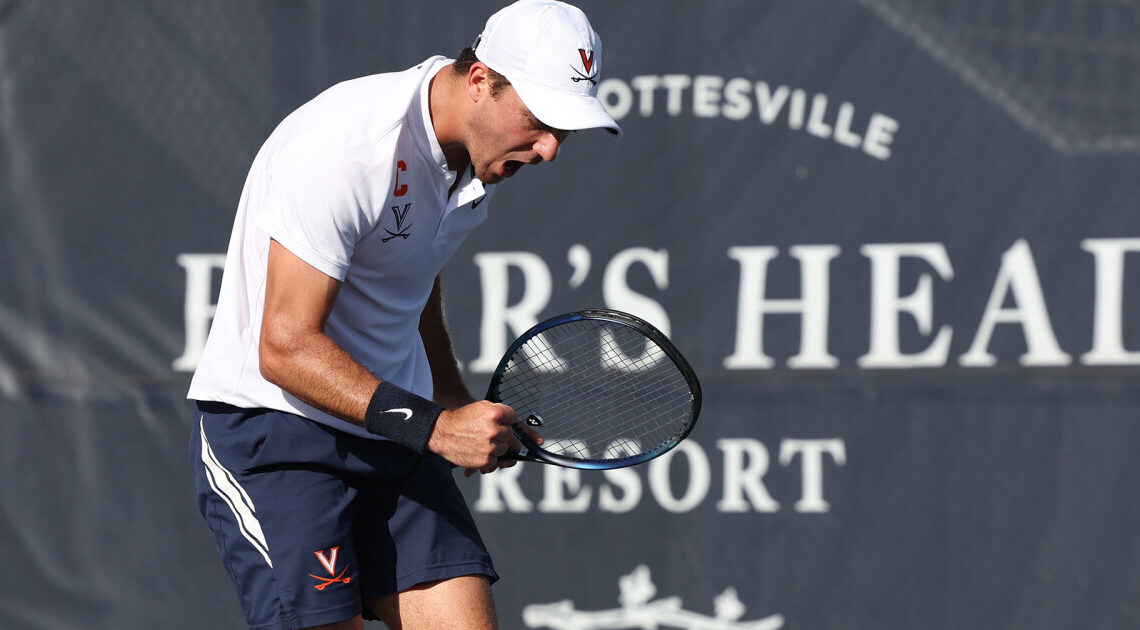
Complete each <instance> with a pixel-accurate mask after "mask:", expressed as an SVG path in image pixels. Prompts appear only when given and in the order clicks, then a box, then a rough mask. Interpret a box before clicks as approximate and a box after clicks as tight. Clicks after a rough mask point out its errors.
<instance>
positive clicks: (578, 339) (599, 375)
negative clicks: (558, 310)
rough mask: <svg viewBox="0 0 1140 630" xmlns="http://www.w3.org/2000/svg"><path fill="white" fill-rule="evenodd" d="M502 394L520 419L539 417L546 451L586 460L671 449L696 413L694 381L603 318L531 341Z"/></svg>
mask: <svg viewBox="0 0 1140 630" xmlns="http://www.w3.org/2000/svg"><path fill="white" fill-rule="evenodd" d="M499 393H500V399H501V400H502V402H504V403H506V404H509V405H511V406H512V407H513V408H514V409H515V411H516V412H518V414H519V417H520V419H522V420H524V421H526V419H527V418H528V416H530V415H531V414H533V415H535V416H537V418H538V421H537V422H538V423H541V424H540V426H536V427H535V428H536V430H538V432H539V433H540V434H541V435H542V436H543V438H544V439H545V441H546V444H545V445H544V449H545V450H547V451H548V452H552V453H555V454H559V455H562V456H564V457H570V458H574V459H579V460H583V461H585V460H605V459H622V458H624V457H629V456H637V455H640V454H643V453H650V452H654V451H656V450H658V449H663V448H667V447H668V446H669V445H671V444H672V443H673V442H675V441H676V439H677V438H678V437H680V435H681V434H683V432H684V431H685V428H686V426H687V424H688V422H689V420H690V418H691V415H692V411H693V409H692V407H693V395H692V391H691V389H690V387H689V384H688V382H687V381H686V379H685V378H684V376H683V375H682V374H681V373H680V372H679V371H678V370H677V369H676V367H675V366H674V365H673V363H672V361H671V360H670V359H669V357H668V356H667V354H666V353H665V352H664V351H663V350H662V349H661V348H660V347H659V346H658V345H657V344H655V343H653V342H652V341H651V340H649V339H647V338H646V337H644V336H643V335H641V333H639V332H637V331H636V330H634V329H631V328H628V327H626V326H622V325H619V324H614V323H612V322H607V321H599V320H583V321H579V322H573V323H570V324H565V325H561V326H556V327H554V328H550V329H547V330H546V331H544V332H543V333H540V334H539V335H538V336H536V337H534V338H532V339H531V340H529V341H528V342H527V343H526V344H524V345H523V346H522V347H520V348H519V349H518V351H516V353H515V355H514V356H512V357H511V359H510V360H509V362H508V366H507V369H506V371H505V373H504V375H503V379H502V382H501V385H500V389H499ZM532 424H533V423H532Z"/></svg>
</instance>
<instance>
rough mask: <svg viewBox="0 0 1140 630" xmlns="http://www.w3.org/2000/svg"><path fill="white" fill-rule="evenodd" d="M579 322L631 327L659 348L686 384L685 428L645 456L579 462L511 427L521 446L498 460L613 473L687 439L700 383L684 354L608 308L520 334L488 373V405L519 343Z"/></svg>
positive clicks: (651, 330)
mask: <svg viewBox="0 0 1140 630" xmlns="http://www.w3.org/2000/svg"><path fill="white" fill-rule="evenodd" d="M582 320H604V321H609V322H613V323H615V324H620V325H622V326H627V327H629V328H633V329H635V330H637V331H638V332H640V333H641V334H643V335H644V336H645V337H646V338H648V339H649V340H650V341H652V342H653V343H655V344H657V346H658V347H659V348H661V351H662V352H664V353H665V355H666V356H667V357H669V360H670V361H672V362H673V364H674V365H675V366H676V367H677V369H678V370H679V371H680V372H681V375H682V376H683V377H684V379H685V381H686V383H688V385H689V390H690V392H691V394H692V403H693V404H692V412H691V413H690V415H689V419H688V421H687V422H686V423H685V428H684V429H683V430H682V431H681V433H680V434H679V435H678V436H677V437H676V438H674V439H673V440H672V441H671V442H669V443H668V444H664V445H662V446H659V447H658V448H655V449H653V450H651V451H648V452H645V453H639V454H637V455H629V456H627V457H622V458H618V459H606V460H592V459H591V460H581V459H575V458H572V457H565V456H563V455H558V454H557V453H551V452H548V451H546V450H544V449H543V448H542V447H541V446H539V445H537V444H535V443H534V441H533V440H531V439H530V437H528V436H527V434H526V433H524V432H523V431H522V430H521V429H520V428H519V427H518V426H516V427H514V432H515V436H516V437H518V440H519V442H521V443H522V445H523V448H522V450H520V451H511V452H508V453H506V454H504V455H503V456H502V457H500V458H499V459H516V460H520V461H531V462H540V463H544V464H554V465H555V466H563V467H565V468H577V469H580V470H613V469H615V468H625V467H627V466H636V465H637V464H641V463H644V462H647V461H649V460H651V459H653V458H655V457H659V456H661V455H664V454H665V453H667V452H669V451H670V450H672V449H673V448H674V447H675V446H677V445H678V444H680V443H681V441H682V440H684V439H685V438H686V437H688V436H689V433H691V432H692V430H693V426H694V425H696V422H697V417H698V416H700V413H701V383H700V380H698V379H697V374H696V372H694V371H693V368H692V366H691V365H689V362H688V361H687V360H686V359H685V357H684V355H682V354H681V351H680V350H678V349H677V348H676V346H674V345H673V342H671V341H670V340H669V338H668V337H666V336H665V334H664V333H662V332H661V331H660V330H657V328H655V327H654V326H653V325H652V324H650V323H649V322H647V321H645V320H643V319H641V318H639V317H636V316H634V315H630V314H629V313H624V312H621V311H614V310H610V309H601V308H591V309H583V310H580V311H575V312H572V313H564V314H562V315H557V316H555V317H551V318H550V319H547V320H545V321H543V322H540V323H538V324H536V325H534V326H533V327H531V328H530V330H528V331H526V332H525V333H523V334H522V335H520V336H519V338H518V339H516V340H515V341H514V343H512V344H511V346H510V347H509V348H507V351H506V352H505V353H503V358H502V359H501V360H500V361H499V365H498V367H496V368H495V371H494V373H492V375H491V383H490V385H489V386H488V388H487V396H486V398H487V400H490V401H491V402H502V400H501V398H500V396H499V385H500V384H501V382H502V378H503V374H504V373H505V372H506V369H507V366H508V365H509V364H510V361H511V357H512V356H513V355H514V354H515V352H516V351H517V350H518V349H519V348H520V347H522V346H523V344H525V343H526V342H528V341H530V340H531V339H533V338H534V337H535V336H537V335H538V334H539V333H542V332H543V331H545V330H549V329H551V328H554V327H555V326H561V325H563V324H568V323H570V322H576V321H582Z"/></svg>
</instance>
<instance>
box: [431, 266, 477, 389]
mask: <svg viewBox="0 0 1140 630" xmlns="http://www.w3.org/2000/svg"><path fill="white" fill-rule="evenodd" d="M420 338H422V339H423V341H424V350H425V351H426V352H427V357H428V364H429V365H431V376H432V381H433V384H434V388H435V401H436V402H437V403H439V404H441V405H443V406H444V407H447V408H448V409H455V408H457V407H462V406H464V405H468V404H471V403H473V402H475V400H476V399H475V397H474V396H472V395H471V392H470V390H468V389H467V385H466V384H465V383H464V382H463V376H462V375H461V374H460V373H459V362H458V361H456V359H455V350H454V348H453V347H452V342H451V332H450V331H449V330H448V327H447V319H446V317H445V316H444V309H443V286H442V282H441V281H440V278H438V277H437V278H436V279H435V286H434V287H432V290H431V296H430V297H428V301H427V304H425V305H424V310H423V313H422V314H421V315H420Z"/></svg>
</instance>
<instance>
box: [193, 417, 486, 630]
mask: <svg viewBox="0 0 1140 630" xmlns="http://www.w3.org/2000/svg"><path fill="white" fill-rule="evenodd" d="M196 417H197V422H195V423H194V428H193V432H192V433H193V437H192V438H191V445H190V460H191V466H192V467H193V469H194V481H195V485H196V486H197V489H198V507H199V509H201V511H202V516H203V517H204V518H205V519H206V523H207V524H209V526H210V528H211V529H213V530H214V535H215V536H216V538H217V543H218V550H219V552H220V553H221V556H222V561H223V562H224V564H225V566H226V569H227V570H228V571H229V573H230V576H231V577H232V578H233V580H234V582H235V583H236V584H237V590H238V597H239V598H240V600H241V605H242V609H243V610H244V611H245V615H246V618H247V620H248V621H249V624H250V627H251V628H255V629H257V630H261V629H267V628H274V629H276V628H282V629H284V628H303V627H306V626H314V625H321V624H326V623H333V622H336V621H341V620H344V619H349V618H351V617H354V616H356V615H358V614H361V613H362V612H369V611H362V608H363V606H362V602H367V601H369V600H371V599H373V598H375V597H379V596H381V595H385V594H389V593H396V592H400V591H404V590H407V589H409V588H411V587H413V586H415V585H416V584H420V583H423V582H431V581H435V580H442V579H447V578H453V577H459V576H463V575H485V576H487V577H488V578H489V579H490V580H491V581H492V582H494V581H495V580H497V579H498V576H497V575H496V573H495V569H494V567H493V566H492V563H491V557H490V555H489V554H488V553H487V549H486V547H485V546H484V545H483V541H482V539H481V538H480V537H479V532H478V530H477V529H476V527H475V523H474V521H473V520H472V518H471V513H470V512H469V511H468V509H467V504H466V502H465V501H464V499H463V495H462V494H461V493H460V492H459V488H458V487H456V485H455V480H454V478H453V477H452V467H451V465H450V464H449V463H448V462H446V461H445V460H443V459H442V458H440V457H438V456H436V455H425V456H419V455H416V454H415V453H413V452H412V451H410V450H408V449H406V448H404V447H402V446H400V445H398V444H395V443H394V442H387V441H379V440H369V439H366V438H361V437H357V436H354V435H350V434H347V433H344V432H342V431H337V430H336V429H332V428H330V427H326V426H324V425H321V424H318V423H316V422H312V421H310V420H307V419H305V418H302V417H300V416H296V415H293V414H289V413H284V412H280V411H275V410H269V409H242V408H238V407H232V406H229V405H225V404H221V403H207V402H199V403H198V413H197V416H196Z"/></svg>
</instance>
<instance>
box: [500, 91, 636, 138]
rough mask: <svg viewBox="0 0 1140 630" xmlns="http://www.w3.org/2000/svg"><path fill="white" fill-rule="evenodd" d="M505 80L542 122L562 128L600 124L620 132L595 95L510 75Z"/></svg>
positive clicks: (583, 127) (593, 127)
mask: <svg viewBox="0 0 1140 630" xmlns="http://www.w3.org/2000/svg"><path fill="white" fill-rule="evenodd" d="M507 80H509V81H510V82H511V86H512V87H514V89H515V92H516V93H517V94H518V95H519V98H520V99H522V102H523V105H526V107H527V109H529V110H530V113H532V114H534V116H535V118H537V119H539V120H540V121H541V122H543V123H544V124H547V125H550V126H551V127H554V128H555V129H563V130H565V131H578V130H580V129H596V128H601V129H607V130H609V132H610V133H612V134H614V135H617V136H620V135H621V127H619V126H618V124H617V123H616V122H614V119H613V118H612V117H611V116H610V114H609V112H607V111H606V108H605V106H604V105H602V102H601V101H600V100H598V98H597V97H595V96H591V95H589V94H582V93H580V92H567V91H564V90H558V89H554V88H550V87H545V86H541V85H535V84H532V83H527V82H526V81H516V80H514V79H511V78H510V77H507Z"/></svg>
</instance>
